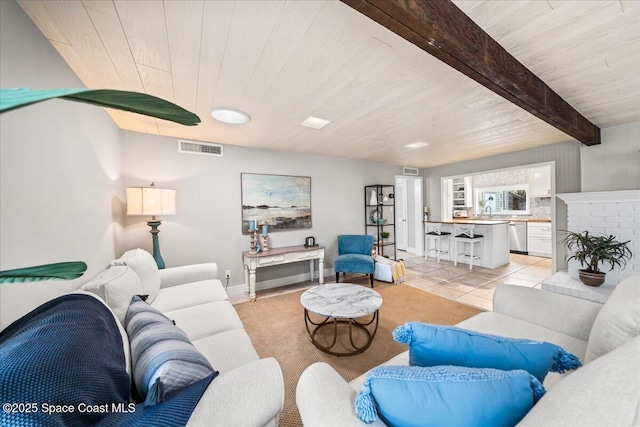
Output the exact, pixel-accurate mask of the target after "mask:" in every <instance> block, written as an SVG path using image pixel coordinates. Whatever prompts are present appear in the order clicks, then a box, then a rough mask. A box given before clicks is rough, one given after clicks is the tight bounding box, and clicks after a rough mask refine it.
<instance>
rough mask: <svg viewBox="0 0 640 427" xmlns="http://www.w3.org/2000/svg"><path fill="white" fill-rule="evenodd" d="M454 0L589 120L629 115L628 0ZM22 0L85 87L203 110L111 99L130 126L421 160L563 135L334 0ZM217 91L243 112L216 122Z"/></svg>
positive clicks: (636, 33)
mask: <svg viewBox="0 0 640 427" xmlns="http://www.w3.org/2000/svg"><path fill="white" fill-rule="evenodd" d="M454 3H455V4H456V6H458V7H459V8H460V9H461V10H462V11H463V12H464V13H465V14H467V15H468V16H469V17H470V18H471V19H472V20H473V21H474V22H475V23H476V24H478V25H479V26H480V27H481V28H482V29H484V30H485V31H486V32H487V33H488V34H489V35H490V36H491V37H493V38H494V39H495V40H496V41H497V42H498V43H500V44H501V45H502V47H504V48H505V49H506V50H507V51H508V52H509V53H510V54H511V55H513V56H514V57H515V58H516V59H517V60H518V61H520V62H521V63H522V64H523V65H524V66H525V67H527V68H528V69H529V70H531V71H532V72H533V73H535V74H536V75H537V76H538V77H539V78H541V79H542V80H543V81H544V82H545V83H546V84H547V85H549V86H550V87H551V88H552V89H553V90H554V91H555V92H557V93H558V94H559V95H560V96H561V97H562V98H564V99H565V100H566V101H567V102H568V103H569V104H571V106H572V107H574V108H575V109H576V110H577V111H578V112H580V113H581V114H582V115H583V116H585V117H586V118H587V119H588V120H590V121H591V122H592V123H594V124H595V125H597V126H599V127H601V128H604V127H608V126H613V125H618V124H623V123H629V122H633V121H639V120H640V77H639V76H640V42H639V41H638V40H640V2H637V1H616V0H600V1H595V0H586V1H571V0H558V1H555V0H549V1H539V0H532V1H525V0H513V1H491V0H486V1H477V0H473V1H470V0H469V1H465V0H454ZM19 4H20V5H21V6H22V8H23V9H24V10H25V12H26V13H27V14H28V15H29V16H30V17H31V19H32V20H33V21H34V22H35V24H36V25H37V26H38V28H39V29H40V30H41V31H42V33H43V34H44V35H45V36H46V37H47V39H49V40H50V41H51V43H52V45H53V46H54V47H55V48H56V49H57V50H58V52H59V53H60V54H61V55H62V57H63V58H64V59H65V60H66V61H67V63H68V64H69V66H70V67H71V68H72V69H73V70H74V71H75V72H76V74H78V76H79V77H80V79H81V80H82V81H83V83H84V84H85V85H87V86H88V87H91V88H102V87H105V88H113V89H126V90H136V91H143V92H146V93H150V94H153V95H156V96H160V97H163V98H165V99H168V100H171V101H173V102H176V103H177V104H179V105H181V106H183V107H185V108H187V109H189V110H191V111H194V112H196V113H197V114H198V115H199V116H200V117H201V119H202V121H203V122H202V124H200V125H199V126H197V127H183V126H179V125H175V124H172V123H168V122H164V121H162V120H155V119H152V118H146V117H142V116H139V115H135V114H131V113H124V112H114V111H111V112H110V114H111V115H112V117H113V119H114V121H115V122H116V123H117V124H118V126H120V127H121V128H123V129H127V130H132V131H138V132H146V133H152V134H160V135H167V136H173V137H181V138H188V139H194V140H201V141H210V142H219V143H223V144H235V145H241V146H247V147H255V148H264V149H273V150H284V151H295V152H301V153H310V154H317V155H328V156H335V157H340V158H349V159H358V160H367V161H375V162H381V163H387V164H395V165H405V166H414V167H422V168H424V167H430V166H436V165H441V164H447V163H453V162H458V161H463V160H469V159H474V158H479V157H485V156H490V155H494V154H500V153H505V152H510V151H516V150H522V149H525V148H530V147H535V146H541V145H546V144H552V143H555V142H560V141H566V140H570V139H571V138H570V137H569V136H567V135H566V134H564V133H562V132H560V131H558V130H557V129H555V128H554V127H552V126H550V125H549V124H547V123H545V122H543V121H542V120H540V119H538V118H537V117H535V116H533V115H531V114H529V113H527V112H526V111H524V110H522V109H520V108H519V107H517V106H515V105H514V104H511V103H510V102H509V101H506V100H505V99H503V98H502V97H500V96H498V95H496V94H495V93H493V92H491V91H489V90H488V89H486V88H485V87H483V86H481V85H480V84H478V83H476V82H474V81H473V80H471V79H469V78H468V77H466V76H464V75H463V74H461V73H459V72H458V71H456V70H454V69H452V68H451V67H449V66H448V65H446V64H444V63H442V62H440V61H439V60H437V59H436V58H434V57H432V56H430V55H428V54H427V53H425V52H424V51H422V50H421V49H419V48H418V47H416V46H414V45H412V44H411V43H409V42H407V41H406V40H404V39H402V38H401V37H399V36H397V35H396V34H394V33H392V32H390V31H389V30H387V29H386V28H384V27H382V26H381V25H379V24H377V23H375V22H373V21H372V20H370V19H369V18H367V17H365V16H364V15H362V14H360V13H359V12H357V11H355V10H353V9H351V8H350V7H349V6H347V5H345V4H342V3H340V2H339V1H333V0H330V1H179V0H178V1H99V0H87V1H69V0H61V1H55V0H47V1H28V0H19ZM221 106H226V107H232V108H236V109H240V110H242V111H245V112H247V113H248V114H249V115H250V116H251V118H252V120H251V122H250V123H248V124H246V125H242V126H233V125H225V124H221V123H218V122H215V121H214V120H213V119H211V118H210V116H209V113H210V111H211V109H212V108H214V107H221ZM310 115H311V116H316V117H320V118H324V119H328V120H331V121H332V123H330V124H329V125H328V126H326V127H325V128H323V129H321V130H313V129H308V128H304V127H301V126H299V123H300V122H302V121H303V120H304V119H305V118H307V117H308V116H310ZM419 141H420V142H427V143H429V146H427V147H424V148H420V149H409V148H406V147H405V145H407V144H410V143H414V142H419Z"/></svg>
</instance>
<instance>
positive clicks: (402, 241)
mask: <svg viewBox="0 0 640 427" xmlns="http://www.w3.org/2000/svg"><path fill="white" fill-rule="evenodd" d="M395 200H396V247H397V248H398V250H401V251H406V250H407V240H408V238H409V235H408V229H407V182H406V181H404V180H398V181H397V182H396V198H395Z"/></svg>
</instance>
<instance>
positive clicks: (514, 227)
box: [508, 221, 528, 254]
mask: <svg viewBox="0 0 640 427" xmlns="http://www.w3.org/2000/svg"><path fill="white" fill-rule="evenodd" d="M508 228H509V250H510V251H511V252H515V253H518V254H527V253H528V252H527V223H526V222H524V221H523V222H516V221H511V222H510V223H509V227H508Z"/></svg>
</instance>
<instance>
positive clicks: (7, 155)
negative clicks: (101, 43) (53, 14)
mask: <svg viewBox="0 0 640 427" xmlns="http://www.w3.org/2000/svg"><path fill="white" fill-rule="evenodd" d="M0 86H1V87H3V88H11V87H31V88H32V89H48V88H49V89H50V88H74V87H84V85H83V84H82V83H81V82H80V80H79V79H78V78H77V77H76V75H75V74H74V73H73V72H72V71H71V69H70V68H69V67H68V66H67V64H66V63H65V62H64V61H63V59H62V58H61V57H60V56H59V55H58V53H57V52H56V51H55V49H54V48H53V47H52V46H51V44H50V43H49V42H48V41H47V40H46V39H45V38H44V36H43V35H42V33H41V32H40V31H39V30H38V29H37V28H36V27H35V25H34V24H33V22H32V21H31V20H30V19H29V18H28V17H27V16H26V15H25V14H24V12H23V11H22V9H21V8H20V7H19V6H18V5H17V4H16V3H15V2H7V1H2V2H0ZM0 162H1V163H0V172H1V181H0V270H9V269H14V268H20V267H28V266H34V265H40V264H47V263H53V262H62V261H76V260H77V261H84V262H86V263H87V264H88V272H87V273H86V274H85V275H84V276H83V277H82V278H80V279H77V280H74V281H55V282H39V283H25V284H2V285H0V329H2V328H4V327H6V326H8V324H9V323H10V322H11V321H13V320H15V319H16V318H17V317H19V316H21V315H23V314H25V313H27V312H28V311H30V310H31V309H33V308H34V307H36V306H37V305H39V304H41V303H43V302H44V301H47V300H49V299H51V298H53V297H55V296H58V295H60V294H62V293H64V292H67V291H69V290H72V289H76V288H78V287H79V286H80V284H81V283H83V282H84V281H86V280H88V278H90V277H92V276H93V275H95V274H96V273H97V272H98V271H100V270H101V269H103V268H104V267H105V265H106V264H107V263H108V261H109V260H111V259H113V258H114V257H115V256H116V247H117V246H118V244H119V242H120V240H121V239H122V229H121V225H120V224H119V220H120V218H119V216H120V211H121V209H122V201H121V200H122V198H123V189H122V184H121V178H120V174H121V170H122V153H121V149H120V130H119V129H118V128H117V127H116V126H115V124H114V123H113V121H112V120H111V118H110V117H109V115H108V114H107V113H106V112H105V110H104V109H102V108H98V107H94V106H89V105H86V104H79V103H74V102H69V101H61V100H52V101H46V102H44V103H41V104H36V105H32V106H28V107H25V108H22V109H18V110H14V111H10V112H7V113H4V114H2V115H1V116H0Z"/></svg>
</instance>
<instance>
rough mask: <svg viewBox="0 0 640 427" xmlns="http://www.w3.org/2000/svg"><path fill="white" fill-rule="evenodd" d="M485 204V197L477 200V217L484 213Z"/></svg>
mask: <svg viewBox="0 0 640 427" xmlns="http://www.w3.org/2000/svg"><path fill="white" fill-rule="evenodd" d="M486 205H487V200H486V199H480V200H478V206H480V212H478V213H477V214H476V216H477V217H479V216H480V215H482V214H483V213H484V207H485V206H486Z"/></svg>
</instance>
